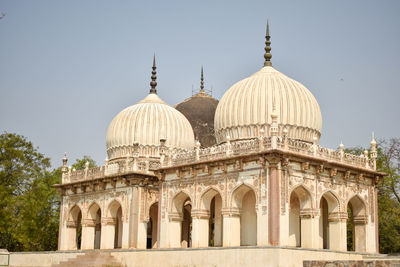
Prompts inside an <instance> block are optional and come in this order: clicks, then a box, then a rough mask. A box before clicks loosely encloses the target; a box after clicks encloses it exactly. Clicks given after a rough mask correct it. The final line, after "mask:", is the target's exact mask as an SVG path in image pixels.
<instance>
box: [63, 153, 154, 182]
mask: <svg viewBox="0 0 400 267" xmlns="http://www.w3.org/2000/svg"><path fill="white" fill-rule="evenodd" d="M160 167H161V164H160V161H159V160H158V159H149V158H146V159H139V158H136V157H127V158H126V159H125V160H119V161H113V162H112V163H108V162H106V164H105V165H104V166H99V167H94V168H88V167H86V168H85V169H84V170H73V169H72V168H68V171H67V170H64V171H63V174H62V183H63V184H66V183H75V182H81V181H90V180H94V179H99V178H104V177H112V176H119V175H126V174H131V173H137V174H143V175H154V172H153V170H156V169H158V168H160Z"/></svg>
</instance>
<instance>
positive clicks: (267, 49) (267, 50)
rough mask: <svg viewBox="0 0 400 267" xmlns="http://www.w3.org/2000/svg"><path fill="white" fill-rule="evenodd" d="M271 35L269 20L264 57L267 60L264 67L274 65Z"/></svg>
mask: <svg viewBox="0 0 400 267" xmlns="http://www.w3.org/2000/svg"><path fill="white" fill-rule="evenodd" d="M270 39H271V36H270V35H269V22H268V21H267V34H266V35H265V48H264V50H265V54H264V58H265V62H264V67H267V66H269V67H272V63H271V58H272V55H271V41H270Z"/></svg>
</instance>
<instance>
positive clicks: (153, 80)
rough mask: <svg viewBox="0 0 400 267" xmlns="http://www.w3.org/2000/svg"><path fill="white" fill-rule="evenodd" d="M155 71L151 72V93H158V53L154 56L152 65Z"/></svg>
mask: <svg viewBox="0 0 400 267" xmlns="http://www.w3.org/2000/svg"><path fill="white" fill-rule="evenodd" d="M152 69H153V71H152V72H151V82H150V86H151V88H150V94H157V90H156V86H157V82H156V79H157V76H156V74H157V72H156V69H157V67H156V54H155V53H154V57H153V67H152Z"/></svg>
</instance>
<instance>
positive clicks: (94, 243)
mask: <svg viewBox="0 0 400 267" xmlns="http://www.w3.org/2000/svg"><path fill="white" fill-rule="evenodd" d="M87 216H88V222H87V223H86V227H85V236H84V240H85V242H84V243H85V244H84V246H85V249H99V248H100V240H101V209H100V206H99V205H98V204H96V203H93V204H92V205H91V206H90V207H89V209H88V214H87Z"/></svg>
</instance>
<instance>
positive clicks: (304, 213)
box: [300, 209, 319, 248]
mask: <svg viewBox="0 0 400 267" xmlns="http://www.w3.org/2000/svg"><path fill="white" fill-rule="evenodd" d="M318 212H319V211H318V210H313V209H303V210H300V229H301V247H302V248H319V239H318V233H319V214H318Z"/></svg>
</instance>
